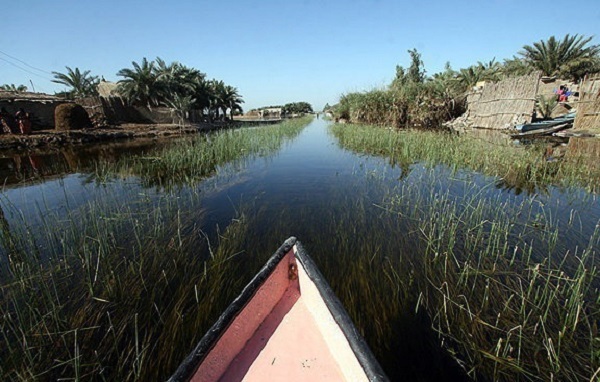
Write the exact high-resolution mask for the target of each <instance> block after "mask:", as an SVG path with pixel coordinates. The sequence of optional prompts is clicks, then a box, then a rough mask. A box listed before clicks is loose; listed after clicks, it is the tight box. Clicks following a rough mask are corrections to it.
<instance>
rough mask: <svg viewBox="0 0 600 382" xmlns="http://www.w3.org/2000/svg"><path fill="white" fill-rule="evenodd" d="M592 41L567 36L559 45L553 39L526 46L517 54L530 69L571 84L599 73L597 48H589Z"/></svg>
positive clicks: (593, 46)
mask: <svg viewBox="0 0 600 382" xmlns="http://www.w3.org/2000/svg"><path fill="white" fill-rule="evenodd" d="M591 40H592V37H588V38H585V37H584V36H580V35H578V34H575V35H573V36H571V35H569V34H567V35H566V36H565V37H564V38H563V39H562V41H561V40H558V39H556V37H554V36H552V37H550V38H549V39H548V40H547V41H544V40H541V41H538V42H535V43H533V46H531V45H525V46H524V47H523V50H522V51H520V52H519V54H520V55H521V56H523V58H524V60H525V61H526V62H527V63H528V64H529V65H530V66H532V67H533V68H535V69H538V70H541V71H542V73H543V74H544V75H546V76H560V77H567V78H571V79H573V80H578V79H580V78H582V77H583V76H584V75H585V74H586V73H591V72H595V71H598V70H599V69H600V57H599V54H600V46H599V45H589V42H590V41H591Z"/></svg>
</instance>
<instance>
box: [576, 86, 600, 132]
mask: <svg viewBox="0 0 600 382" xmlns="http://www.w3.org/2000/svg"><path fill="white" fill-rule="evenodd" d="M573 128H574V129H593V128H600V77H590V78H585V79H584V80H583V83H582V84H581V86H580V87H579V102H577V115H576V117H575V123H574V124H573Z"/></svg>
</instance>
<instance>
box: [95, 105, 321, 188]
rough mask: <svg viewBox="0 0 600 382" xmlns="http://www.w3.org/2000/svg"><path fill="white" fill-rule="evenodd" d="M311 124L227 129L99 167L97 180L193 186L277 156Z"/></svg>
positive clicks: (301, 120)
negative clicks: (234, 165) (225, 168)
mask: <svg viewBox="0 0 600 382" xmlns="http://www.w3.org/2000/svg"><path fill="white" fill-rule="evenodd" d="M311 120H312V117H311V116H307V117H302V118H298V119H289V120H285V121H284V122H282V123H279V124H276V125H265V126H259V127H256V128H239V129H224V130H219V131H216V132H212V133H209V134H206V135H204V136H200V137H192V138H188V139H184V140H180V141H178V142H177V143H175V144H174V145H171V146H169V147H167V148H164V149H162V150H159V151H157V152H153V153H151V154H148V155H144V156H133V157H127V158H123V159H121V160H120V161H118V162H117V163H116V164H109V165H104V164H99V165H98V167H97V168H96V177H97V179H101V180H106V179H111V178H113V177H117V176H119V177H128V176H136V177H139V178H140V179H141V181H142V183H143V184H145V185H148V186H158V187H165V188H167V189H172V188H175V187H182V186H191V185H193V184H196V183H198V182H199V181H201V180H202V179H205V178H207V177H208V176H211V175H214V174H215V173H216V171H217V168H218V167H219V166H220V165H223V164H226V163H230V162H233V161H236V160H240V159H244V158H245V159H250V158H252V157H259V156H265V155H268V154H269V153H273V152H274V151H276V150H278V149H279V148H280V147H281V145H282V144H283V143H284V142H285V141H286V140H289V139H292V138H294V137H296V136H297V135H298V134H299V133H300V132H301V131H302V129H304V127H306V125H307V124H308V123H309V122H310V121H311Z"/></svg>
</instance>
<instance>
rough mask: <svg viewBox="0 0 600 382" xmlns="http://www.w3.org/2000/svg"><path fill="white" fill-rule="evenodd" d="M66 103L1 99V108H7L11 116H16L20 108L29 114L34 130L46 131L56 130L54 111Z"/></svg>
mask: <svg viewBox="0 0 600 382" xmlns="http://www.w3.org/2000/svg"><path fill="white" fill-rule="evenodd" d="M65 102H67V101H58V100H48V101H35V100H26V99H24V100H21V99H0V107H3V108H5V109H6V111H7V112H8V113H9V114H11V115H15V113H16V112H17V111H18V110H19V109H20V108H23V110H25V111H26V112H27V113H29V117H30V118H31V128H32V130H44V129H53V128H54V109H56V106H57V105H60V104H61V103H65Z"/></svg>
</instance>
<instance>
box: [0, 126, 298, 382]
mask: <svg viewBox="0 0 600 382" xmlns="http://www.w3.org/2000/svg"><path fill="white" fill-rule="evenodd" d="M308 121H309V119H301V120H294V121H290V122H288V123H284V124H282V125H279V126H268V127H264V128H255V129H242V130H229V131H223V132H218V133H216V134H210V135H208V136H206V137H203V138H200V139H196V140H191V141H189V142H183V143H178V144H176V145H175V146H174V147H173V148H171V149H166V150H161V151H160V152H158V153H155V156H154V157H153V158H150V159H149V158H147V157H135V158H131V159H125V160H119V161H118V162H116V163H111V164H100V163H99V164H98V165H97V169H98V172H97V173H96V174H94V175H93V176H92V177H91V178H90V179H87V180H85V181H90V180H92V181H96V182H99V183H103V184H105V185H109V184H110V181H111V180H112V179H114V178H122V177H126V178H127V179H129V180H130V181H131V182H133V183H136V179H137V177H136V176H139V177H140V178H141V179H142V180H144V179H145V180H146V182H147V184H152V185H159V186H160V188H161V189H165V188H168V189H170V190H173V191H174V192H156V193H152V192H150V191H148V192H140V190H143V188H139V187H136V186H134V187H133V188H132V190H133V191H132V190H128V191H123V190H121V191H120V192H127V193H128V194H129V195H130V196H131V197H130V198H114V197H112V194H111V191H110V187H108V190H107V192H105V193H101V195H103V197H98V196H96V198H94V199H90V200H89V201H88V202H87V203H84V204H83V205H79V206H78V207H70V206H68V204H69V203H68V198H67V199H66V201H65V203H66V204H67V207H68V208H67V209H66V212H61V211H62V210H61V211H58V210H57V209H56V208H55V207H56V206H52V205H47V204H45V205H40V206H38V207H37V211H36V218H35V219H32V217H31V216H28V215H27V214H26V213H24V212H23V211H20V210H19V209H18V208H16V206H15V205H13V204H11V203H10V201H8V200H2V207H3V215H2V218H3V219H0V223H1V224H0V239H1V240H0V245H1V250H2V251H1V252H0V280H1V282H0V318H1V319H0V336H1V337H0V342H1V343H2V346H0V379H2V380H11V381H12V380H14V381H31V380H75V381H80V380H103V381H115V380H119V381H150V380H165V379H167V378H168V376H169V375H170V374H171V373H172V372H173V371H174V370H175V369H176V368H177V366H178V365H179V364H180V363H181V361H182V360H183V359H184V358H185V356H186V355H187V354H188V353H189V352H190V351H191V349H193V347H194V346H195V344H196V343H197V341H198V340H199V339H200V338H201V336H202V335H203V334H204V333H205V332H206V330H208V328H209V327H210V326H211V325H212V323H213V322H214V321H215V320H216V318H217V317H218V316H219V315H220V313H221V312H222V311H223V309H224V308H225V307H226V306H227V304H228V303H230V302H231V300H233V298H234V297H235V296H236V295H237V294H238V293H239V291H240V290H241V288H242V287H243V285H245V284H246V283H247V282H248V281H249V279H250V277H251V275H252V274H253V273H254V272H252V269H250V268H252V267H253V266H254V267H255V268H256V270H258V267H259V264H260V261H262V260H264V259H265V258H266V256H267V255H268V254H269V253H266V254H265V253H259V252H253V253H252V254H251V255H249V254H247V253H246V252H244V248H245V246H244V244H246V238H247V236H248V234H247V232H246V231H247V228H248V225H247V222H246V219H245V217H244V212H243V210H242V209H241V208H239V207H237V208H234V209H235V210H236V211H237V213H236V215H235V218H234V219H233V220H232V221H231V222H230V223H229V224H227V227H226V228H225V229H224V230H221V229H219V227H217V228H216V229H212V231H213V232H205V231H204V230H203V229H205V227H206V222H204V217H203V208H202V194H201V193H200V192H199V191H198V189H197V188H196V187H192V186H193V185H196V184H198V182H200V181H201V180H202V179H205V178H206V177H207V176H209V175H211V174H214V173H215V171H218V166H222V165H226V164H227V163H228V162H230V161H235V160H241V159H243V158H245V157H247V156H257V155H266V154H268V153H273V152H274V151H275V150H277V149H278V148H279V147H281V145H282V144H284V143H285V142H286V140H287V139H291V138H293V137H294V136H296V135H297V134H298V133H299V132H300V130H301V129H302V128H303V127H304V126H305V125H306V124H307V123H308ZM190 183H191V184H190ZM184 184H185V185H188V186H189V187H185V188H183V187H180V186H181V185H184ZM64 187H65V186H64V184H63V188H64ZM100 187H104V186H100ZM175 188H180V189H179V190H178V191H177V192H175V191H176V190H174V189H175ZM64 193H65V195H66V194H67V190H66V189H64ZM9 217H10V219H9ZM275 248H276V247H275ZM272 250H273V248H271V249H270V251H272ZM248 269H250V271H248Z"/></svg>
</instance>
